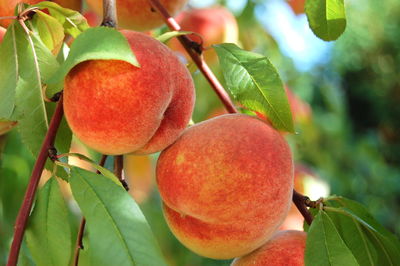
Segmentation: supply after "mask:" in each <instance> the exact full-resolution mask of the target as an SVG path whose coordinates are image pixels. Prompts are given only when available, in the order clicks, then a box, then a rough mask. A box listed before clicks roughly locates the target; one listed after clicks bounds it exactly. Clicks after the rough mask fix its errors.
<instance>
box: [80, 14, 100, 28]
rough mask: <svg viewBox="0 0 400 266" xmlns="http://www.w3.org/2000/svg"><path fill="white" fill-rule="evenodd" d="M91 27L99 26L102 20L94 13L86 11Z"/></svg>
mask: <svg viewBox="0 0 400 266" xmlns="http://www.w3.org/2000/svg"><path fill="white" fill-rule="evenodd" d="M83 16H84V17H85V18H86V20H87V22H88V24H89V26H90V27H96V26H99V25H100V23H101V18H100V17H99V16H98V15H97V14H96V13H95V12H93V11H86V12H85V13H83Z"/></svg>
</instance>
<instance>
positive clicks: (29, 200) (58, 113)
mask: <svg viewBox="0 0 400 266" xmlns="http://www.w3.org/2000/svg"><path fill="white" fill-rule="evenodd" d="M63 114H64V110H63V99H62V94H61V96H60V99H59V101H58V103H57V107H56V110H55V112H54V114H53V117H52V118H51V121H50V125H49V129H48V131H47V134H46V137H45V138H44V141H43V144H42V147H41V149H40V152H39V156H38V157H37V159H36V163H35V166H34V168H33V171H32V175H31V178H30V180H29V184H28V188H27V190H26V192H25V196H24V201H23V203H22V206H21V209H20V210H19V213H18V216H17V220H16V223H15V228H14V238H13V241H12V244H11V249H10V255H9V257H8V262H7V266H15V265H17V262H18V255H19V250H20V248H21V242H22V239H23V237H24V233H25V228H26V224H27V221H28V217H29V213H30V211H31V208H32V204H33V201H34V199H35V194H36V190H37V187H38V184H39V180H40V176H41V175H42V171H43V168H44V165H45V163H46V160H47V158H48V156H49V149H51V148H53V145H54V140H55V138H56V134H57V130H58V127H59V126H60V122H61V119H62V117H63Z"/></svg>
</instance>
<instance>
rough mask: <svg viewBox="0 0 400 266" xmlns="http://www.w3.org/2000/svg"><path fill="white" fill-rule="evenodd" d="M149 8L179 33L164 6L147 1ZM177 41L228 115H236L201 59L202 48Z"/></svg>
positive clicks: (183, 38) (154, 0) (184, 38)
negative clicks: (155, 11)
mask: <svg viewBox="0 0 400 266" xmlns="http://www.w3.org/2000/svg"><path fill="white" fill-rule="evenodd" d="M149 2H150V4H151V6H152V7H153V8H154V9H155V10H157V11H158V12H159V13H160V14H161V15H162V16H163V18H164V21H165V23H166V24H167V26H168V27H169V28H170V29H171V30H174V31H180V30H181V27H180V26H179V24H178V23H177V22H176V20H175V19H174V18H173V17H171V15H170V14H169V13H168V11H167V10H166V9H165V8H164V6H163V5H162V4H161V3H160V1H159V0H149ZM177 38H178V40H179V41H180V42H181V44H182V45H183V47H184V48H185V50H186V51H187V52H188V54H189V55H190V57H191V58H192V59H193V62H194V63H195V64H196V65H197V67H198V68H199V70H200V71H201V73H203V75H204V77H205V78H206V79H207V81H208V82H209V83H210V85H211V87H212V88H213V90H214V91H215V93H216V94H217V95H218V97H219V98H220V100H221V102H222V103H223V105H224V106H225V108H226V110H227V111H228V112H229V113H237V112H238V111H237V109H236V107H235V105H234V104H233V102H232V101H231V99H230V97H229V95H228V93H227V92H226V91H225V89H224V87H223V86H222V85H221V83H220V82H219V81H218V79H217V78H216V77H215V75H214V73H213V72H212V71H211V69H210V67H209V66H208V65H207V63H206V62H205V61H204V59H203V57H202V56H201V55H200V53H201V50H202V48H200V49H199V46H200V45H199V44H198V43H196V42H194V41H192V40H191V39H190V38H189V37H188V36H186V35H183V36H178V37H177Z"/></svg>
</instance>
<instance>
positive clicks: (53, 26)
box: [32, 11, 64, 55]
mask: <svg viewBox="0 0 400 266" xmlns="http://www.w3.org/2000/svg"><path fill="white" fill-rule="evenodd" d="M32 24H33V25H34V27H35V28H36V30H37V32H38V34H39V36H40V38H41V40H42V41H43V43H44V44H45V45H46V47H47V48H48V49H49V50H50V51H51V52H52V53H53V54H54V55H55V54H58V52H59V51H60V49H61V46H62V44H63V41H64V28H63V26H62V25H61V24H60V23H59V22H58V21H57V20H56V19H55V18H53V17H51V16H49V15H47V14H46V13H44V12H41V11H37V12H36V15H35V16H34V17H33V22H32Z"/></svg>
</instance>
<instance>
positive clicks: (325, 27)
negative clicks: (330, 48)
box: [305, 0, 346, 41]
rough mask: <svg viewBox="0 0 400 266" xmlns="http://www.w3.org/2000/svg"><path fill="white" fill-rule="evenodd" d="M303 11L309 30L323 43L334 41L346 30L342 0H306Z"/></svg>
mask: <svg viewBox="0 0 400 266" xmlns="http://www.w3.org/2000/svg"><path fill="white" fill-rule="evenodd" d="M305 10H306V14H307V18H308V23H309V24H310V28H311V30H312V31H313V32H314V34H315V35H316V36H318V37H319V38H321V39H322V40H324V41H333V40H336V39H337V38H339V36H340V35H342V33H343V32H344V30H345V29H346V14H345V9H344V0H307V2H306V5H305Z"/></svg>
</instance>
